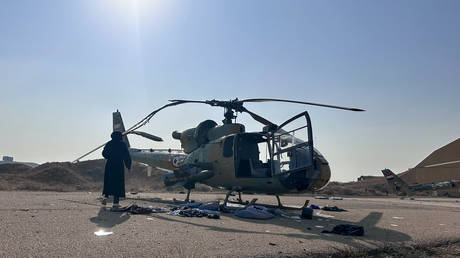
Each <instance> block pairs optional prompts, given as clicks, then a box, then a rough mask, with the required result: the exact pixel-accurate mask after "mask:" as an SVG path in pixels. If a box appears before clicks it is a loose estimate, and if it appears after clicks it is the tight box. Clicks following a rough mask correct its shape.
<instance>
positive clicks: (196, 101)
mask: <svg viewBox="0 0 460 258" xmlns="http://www.w3.org/2000/svg"><path fill="white" fill-rule="evenodd" d="M168 101H169V102H172V103H177V102H182V103H203V104H208V103H207V102H206V101H202V100H186V99H170V100H168Z"/></svg>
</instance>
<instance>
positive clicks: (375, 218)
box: [152, 212, 412, 248]
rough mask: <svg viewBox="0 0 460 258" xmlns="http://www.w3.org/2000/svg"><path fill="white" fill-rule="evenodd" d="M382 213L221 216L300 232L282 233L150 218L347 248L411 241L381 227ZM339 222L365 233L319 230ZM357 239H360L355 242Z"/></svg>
mask: <svg viewBox="0 0 460 258" xmlns="http://www.w3.org/2000/svg"><path fill="white" fill-rule="evenodd" d="M382 215H383V214H382V213H381V212H370V213H369V214H368V215H367V216H366V217H365V218H364V219H362V220H361V221H359V222H356V223H353V222H349V221H344V220H338V219H333V218H328V219H325V218H322V217H316V216H315V217H314V218H313V219H312V220H305V219H302V220H300V221H299V220H295V219H288V218H280V217H276V218H273V219H269V220H255V219H243V218H239V217H236V216H235V215H233V214H231V213H223V214H222V215H221V216H223V217H227V218H229V219H236V220H243V221H247V222H251V223H255V224H261V225H276V226H280V227H289V228H293V229H296V230H298V231H300V232H302V233H282V232H269V231H253V230H248V229H244V228H229V227H223V226H216V225H204V224H200V223H199V222H195V221H196V220H193V219H190V220H182V219H178V218H175V217H172V216H167V217H166V216H162V215H157V214H153V215H152V217H154V218H157V219H160V220H165V221H169V222H177V223H182V224H187V225H191V226H196V227H200V228H203V229H205V230H212V231H217V232H229V233H242V234H264V235H273V236H284V237H290V238H297V239H299V238H300V239H305V240H326V241H331V242H337V243H342V244H345V245H347V246H350V247H355V248H362V247H364V246H366V245H365V244H367V246H369V245H371V246H374V247H381V246H383V245H385V244H387V243H395V242H405V241H410V240H411V239H412V238H411V237H410V236H409V235H407V234H405V233H402V232H399V231H395V230H390V229H385V228H380V227H377V226H376V224H377V223H378V222H379V221H380V219H381V218H382ZM339 224H354V225H359V226H363V227H364V230H365V234H364V236H361V237H353V236H344V235H335V234H326V233H322V231H323V230H325V229H329V230H330V229H332V227H333V226H334V225H339ZM358 240H359V241H358Z"/></svg>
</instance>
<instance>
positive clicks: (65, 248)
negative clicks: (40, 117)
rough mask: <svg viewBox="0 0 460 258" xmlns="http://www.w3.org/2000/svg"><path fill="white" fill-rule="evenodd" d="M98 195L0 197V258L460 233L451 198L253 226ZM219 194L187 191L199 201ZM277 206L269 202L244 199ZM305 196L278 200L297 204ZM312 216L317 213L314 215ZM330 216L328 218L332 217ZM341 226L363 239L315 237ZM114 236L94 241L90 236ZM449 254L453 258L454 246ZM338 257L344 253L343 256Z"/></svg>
mask: <svg viewBox="0 0 460 258" xmlns="http://www.w3.org/2000/svg"><path fill="white" fill-rule="evenodd" d="M98 195H99V194H98V193H89V192H72V193H57V192H0V205H1V209H0V216H1V218H2V223H1V224H0V236H1V238H0V256H2V257H67V256H70V257H127V256H136V257H146V256H149V257H165V256H166V257H230V256H239V257H246V256H272V257H273V256H305V255H312V254H314V255H315V256H316V255H318V254H319V253H325V252H326V253H329V254H333V253H334V252H336V250H337V248H339V249H340V250H361V249H362V248H372V249H375V248H382V247H386V248H388V246H402V245H404V246H406V245H414V244H418V243H428V242H433V241H439V240H444V239H456V238H458V236H459V235H460V221H459V217H460V203H459V202H458V201H456V200H455V199H424V200H400V199H383V198H374V199H370V198H346V199H345V200H342V201H330V200H316V199H312V200H311V203H313V204H317V205H326V204H328V205H337V206H339V207H341V208H345V209H347V210H348V212H341V213H334V212H325V211H321V212H319V213H320V214H319V215H318V216H315V217H314V219H313V220H297V219H289V218H275V219H271V220H264V221H257V220H248V219H241V218H238V217H236V216H234V215H232V214H224V215H223V216H222V217H221V219H219V220H212V219H207V218H182V217H174V216H170V215H167V214H153V215H129V214H126V213H111V212H109V211H106V210H104V209H102V208H101V207H100V205H99V203H98V201H97V197H98ZM222 197H223V196H222V194H218V195H216V194H197V193H192V198H193V199H195V200H197V201H208V200H215V199H218V198H222ZM243 197H246V198H255V197H256V198H259V202H261V203H271V204H275V203H276V202H275V198H274V197H273V196H259V195H257V196H256V195H246V196H243ZM172 198H184V195H180V194H168V193H141V194H138V195H129V196H128V198H127V199H126V200H123V201H122V205H128V204H130V203H132V202H136V203H138V204H144V205H152V206H156V207H167V206H168V204H170V203H171V202H170V200H171V199H172ZM305 198H306V197H302V196H289V197H282V200H283V202H284V203H286V204H289V205H301V204H302V203H303V202H304V200H305ZM316 213H318V211H317V212H316ZM330 216H333V217H330ZM340 223H356V224H359V225H363V226H364V227H365V232H366V233H365V236H363V237H350V236H338V235H330V234H323V233H321V231H322V230H324V229H331V228H332V227H333V226H334V225H337V224H340ZM99 230H104V231H107V232H113V233H112V234H111V235H107V236H96V235H95V234H94V232H97V231H99ZM453 248H454V249H453V251H452V248H450V249H448V250H450V251H449V252H455V251H456V250H457V249H455V248H458V245H457V246H454V247H453ZM339 254H346V252H341V253H339Z"/></svg>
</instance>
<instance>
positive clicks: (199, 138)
mask: <svg viewBox="0 0 460 258" xmlns="http://www.w3.org/2000/svg"><path fill="white" fill-rule="evenodd" d="M250 102H256V103H260V102H288V103H297V104H305V105H314V106H321V107H327V108H335V109H342V110H349V111H364V110H362V109H358V108H349V107H340V106H333V105H325V104H318V103H312V102H304V101H295V100H284V99H268V98H257V99H244V100H239V99H238V98H236V99H234V100H229V101H220V100H205V101H199V100H198V101H197V100H170V103H168V104H166V105H164V106H162V107H161V108H159V109H157V110H155V111H153V112H152V113H150V114H149V115H148V116H147V117H145V118H144V119H143V120H141V121H140V122H138V123H137V124H135V125H134V126H132V127H131V128H129V129H128V130H125V128H124V125H123V121H122V118H121V114H120V113H119V112H118V111H117V112H114V113H113V127H114V128H113V129H114V131H121V132H123V135H124V141H125V143H126V144H127V145H128V147H129V141H128V138H127V135H128V134H136V135H140V136H143V137H146V138H148V139H150V140H154V141H161V140H162V139H161V138H160V137H157V136H153V135H150V134H148V133H145V132H139V131H136V130H137V129H138V128H140V127H141V126H143V125H145V124H146V123H148V122H149V121H150V119H151V118H152V117H153V116H154V115H155V114H156V113H157V112H159V111H161V110H162V109H164V108H167V107H171V106H176V105H181V104H187V103H197V104H206V105H210V106H212V107H222V108H224V119H223V120H222V124H221V125H218V124H217V123H216V122H214V121H212V120H205V121H203V122H201V123H199V124H198V125H197V126H196V127H194V128H189V129H187V130H185V131H183V132H178V131H174V132H173V133H172V137H173V138H174V139H176V140H180V142H181V147H182V149H181V150H171V149H169V150H155V149H148V150H141V149H135V148H129V149H130V153H131V157H132V159H133V160H134V161H138V162H141V163H145V164H148V165H149V166H153V167H158V168H160V169H165V170H167V171H171V172H170V173H167V174H165V175H164V176H163V182H164V184H165V185H166V186H183V187H184V188H185V189H187V191H188V192H187V197H186V199H185V201H186V202H188V201H189V198H190V192H191V190H192V189H194V188H195V184H196V183H202V184H206V185H209V186H211V187H216V188H221V189H226V190H227V194H226V196H225V200H224V206H225V205H226V204H227V202H228V199H229V196H230V195H231V194H232V193H233V192H237V193H238V197H239V199H238V202H240V203H242V199H241V193H245V192H250V193H262V194H271V195H275V196H276V198H277V201H278V206H280V207H281V206H282V204H281V201H280V198H279V195H281V194H286V193H303V192H307V191H315V190H319V189H321V188H322V187H324V186H325V185H326V184H327V183H328V181H329V179H330V176H331V172H330V168H329V163H328V162H327V160H326V159H325V158H324V156H323V155H322V154H321V153H320V152H319V151H318V150H316V149H315V148H314V145H313V132H312V124H311V120H310V116H309V114H308V112H307V111H304V112H301V113H299V114H298V115H296V116H293V117H292V118H290V119H288V120H286V121H285V122H284V123H282V124H280V125H276V124H274V123H272V122H270V121H269V120H267V119H265V118H263V117H261V116H259V115H257V114H256V113H254V112H252V111H249V110H248V109H247V108H245V107H244V106H243V104H244V103H250ZM237 113H248V114H249V115H250V116H251V117H252V118H253V119H254V120H256V121H257V122H259V123H261V124H263V129H262V130H261V131H258V132H246V130H245V126H244V125H243V124H240V123H236V122H235V120H236V117H237V116H236V114H237ZM294 121H296V123H295V124H298V123H299V122H300V124H301V126H298V127H295V128H292V129H287V128H288V127H289V125H290V124H294ZM301 132H304V135H305V136H306V139H300V138H298V137H296V133H297V135H300V134H301ZM103 146H104V144H103V145H101V146H99V147H97V148H96V149H94V150H92V151H90V152H89V153H87V154H85V155H83V156H81V157H80V158H78V159H77V160H76V161H78V160H80V159H81V158H83V157H85V156H86V155H88V154H90V153H92V152H93V151H95V150H97V149H99V148H101V147H103Z"/></svg>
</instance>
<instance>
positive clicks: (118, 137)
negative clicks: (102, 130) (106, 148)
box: [110, 131, 122, 141]
mask: <svg viewBox="0 0 460 258" xmlns="http://www.w3.org/2000/svg"><path fill="white" fill-rule="evenodd" d="M110 137H112V140H114V141H121V137H122V134H121V132H119V131H115V132H113V133H112V134H111V135H110Z"/></svg>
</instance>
